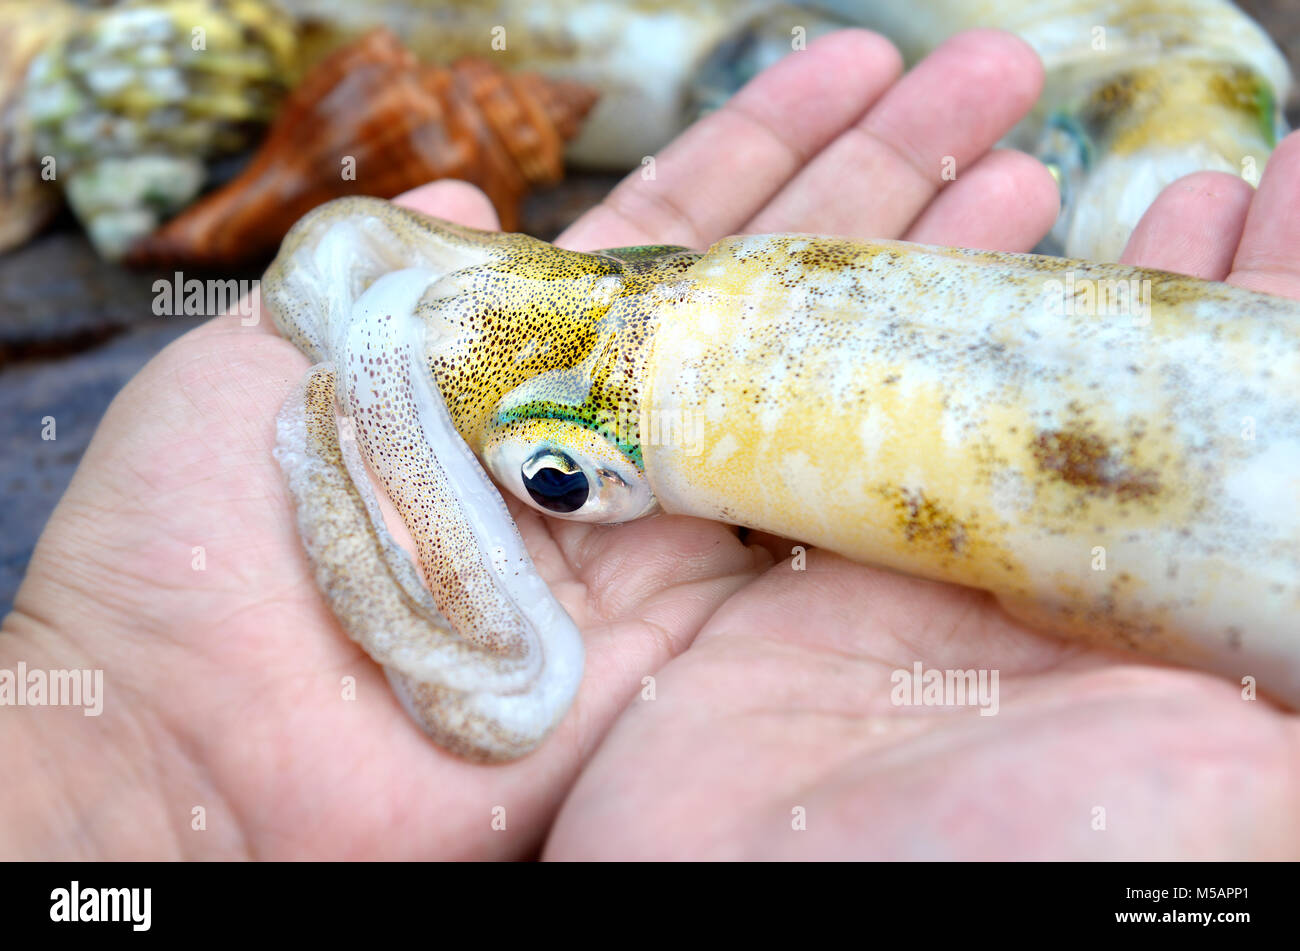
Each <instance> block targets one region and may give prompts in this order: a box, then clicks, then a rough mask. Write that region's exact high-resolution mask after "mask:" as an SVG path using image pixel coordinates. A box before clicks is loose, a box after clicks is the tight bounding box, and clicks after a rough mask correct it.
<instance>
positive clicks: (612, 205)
mask: <svg viewBox="0 0 1300 951" xmlns="http://www.w3.org/2000/svg"><path fill="white" fill-rule="evenodd" d="M902 68H903V67H902V59H901V57H900V56H899V55H898V51H897V50H895V49H894V47H893V46H891V45H890V43H889V42H888V41H887V40H885V39H884V38H883V37H880V36H878V35H876V34H875V33H869V32H867V31H865V30H841V31H838V32H836V33H832V34H830V35H828V36H824V37H821V38H819V39H817V40H816V41H814V42H813V43H811V44H809V46H808V48H807V49H806V50H802V51H800V52H797V53H791V54H789V55H788V56H786V57H785V58H784V59H782V60H781V61H780V62H778V63H777V64H776V65H774V66H772V67H771V68H770V69H767V70H764V71H763V72H762V73H760V74H759V75H758V76H756V77H754V79H753V80H751V81H750V82H749V83H748V84H746V85H745V87H744V88H743V89H741V90H740V91H739V92H737V93H736V94H735V95H734V96H732V97H731V99H730V100H728V102H727V104H726V105H725V106H723V107H722V108H721V109H719V110H718V111H717V112H715V113H713V114H712V115H711V116H708V117H707V118H704V119H702V120H700V121H699V122H697V123H696V124H695V125H693V126H692V127H691V128H689V129H687V130H686V131H685V132H684V133H682V134H681V135H680V136H678V137H677V139H676V140H675V141H674V142H673V143H672V144H671V145H669V146H668V147H667V148H665V149H664V150H663V151H662V152H661V153H659V154H658V155H656V156H652V158H653V160H654V161H653V165H651V166H648V167H644V166H643V167H642V168H640V169H637V170H636V171H634V172H632V174H630V175H629V176H628V177H627V178H626V179H624V180H623V182H622V183H621V184H620V185H619V186H618V187H617V188H615V189H614V191H612V192H611V193H610V194H609V196H608V197H607V198H606V199H605V200H604V201H603V202H601V203H600V205H598V206H597V207H595V208H593V209H592V210H591V211H589V212H587V213H586V214H585V215H583V216H582V217H581V218H579V219H578V220H577V221H576V222H575V223H574V224H573V225H572V226H571V227H570V228H568V229H567V230H566V231H565V232H564V234H562V235H561V236H560V237H559V239H558V240H557V242H556V243H557V244H559V245H561V246H563V247H569V248H577V249H589V248H596V247H616V246H622V245H633V244H681V245H686V246H687V247H693V248H705V247H707V246H708V245H710V244H712V243H713V242H714V241H716V240H717V239H718V238H721V237H724V236H726V235H728V234H733V233H735V232H736V231H739V230H740V227H741V225H742V224H744V223H745V222H746V221H748V220H749V219H750V217H751V216H753V215H754V213H755V212H757V211H758V209H759V208H761V207H762V206H763V205H764V204H765V203H766V202H767V201H768V199H770V198H771V197H772V195H774V194H776V192H777V191H779V190H780V188H781V187H782V186H783V185H784V184H785V183H786V182H787V181H788V180H789V179H790V178H791V177H792V176H793V175H794V174H795V173H796V172H797V171H798V170H799V168H800V167H802V166H803V164H804V163H805V162H807V161H808V160H809V159H810V158H811V157H812V156H813V155H815V154H816V153H817V152H818V151H819V150H821V149H822V148H823V147H824V146H825V145H826V144H827V143H829V142H831V141H833V140H834V139H835V137H836V136H837V135H839V134H840V133H841V132H843V131H844V130H845V129H846V128H848V127H849V126H851V125H852V124H853V123H854V122H856V121H857V120H858V119H859V118H860V117H861V116H862V114H863V113H864V112H865V111H866V110H867V108H868V107H869V106H870V105H871V104H872V103H873V102H875V101H876V100H877V99H878V98H879V97H880V95H881V94H882V93H883V92H884V91H885V90H886V89H887V88H889V85H890V83H892V82H893V81H894V80H895V79H896V78H897V77H898V75H899V73H900V72H902ZM647 168H648V169H649V171H647ZM651 172H652V173H653V177H650V173H651Z"/></svg>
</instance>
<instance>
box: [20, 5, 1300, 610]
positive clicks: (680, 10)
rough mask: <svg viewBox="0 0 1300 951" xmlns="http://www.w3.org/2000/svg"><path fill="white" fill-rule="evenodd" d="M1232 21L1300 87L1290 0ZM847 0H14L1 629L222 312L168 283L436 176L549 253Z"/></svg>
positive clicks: (240, 274)
mask: <svg viewBox="0 0 1300 951" xmlns="http://www.w3.org/2000/svg"><path fill="white" fill-rule="evenodd" d="M1238 5H1239V6H1240V7H1241V8H1242V10H1243V11H1244V12H1246V13H1248V14H1249V15H1250V16H1251V17H1253V18H1254V19H1255V20H1256V21H1257V22H1258V23H1259V24H1260V25H1262V26H1263V27H1264V28H1265V29H1266V30H1267V31H1268V33H1269V35H1270V36H1271V37H1272V38H1273V40H1274V42H1275V43H1276V44H1277V46H1278V47H1279V48H1280V49H1281V50H1282V52H1283V54H1284V55H1285V56H1286V59H1287V61H1288V62H1289V63H1290V65H1291V69H1292V71H1293V72H1300V2H1297V0H1240V2H1239V4H1238ZM844 6H845V4H843V3H838V4H837V3H833V2H830V3H828V4H827V8H828V9H829V10H830V12H827V13H821V12H818V13H812V12H810V11H809V10H808V9H807V8H806V7H800V8H794V7H791V6H790V5H787V4H775V3H763V2H743V0H737V2H724V0H716V2H713V0H698V2H695V3H672V2H669V3H663V4H647V3H634V4H626V5H624V4H611V3H605V2H597V0H551V2H547V3H531V4H530V3H523V2H520V3H510V2H492V3H486V4H473V3H464V2H444V3H438V2H434V0H429V2H424V0H378V2H372V3H355V4H349V3H346V2H343V0H276V2H272V0H154V2H149V0H126V2H120V3H91V2H84V3H76V2H71V0H68V2H62V0H0V407H3V412H2V413H0V491H3V494H4V515H3V526H4V530H3V531H2V532H0V616H2V615H3V614H4V613H6V612H7V611H8V610H9V607H10V606H11V604H12V599H13V594H14V592H15V591H16V589H17V586H18V583H19V581H20V580H21V578H22V574H23V572H24V570H25V568H26V565H27V562H28V559H29V558H30V555H31V551H32V548H33V546H34V545H35V542H36V539H37V537H38V535H39V533H40V531H41V528H42V527H43V525H44V523H45V521H46V519H47V518H48V517H49V514H50V512H51V511H52V510H53V508H54V506H55V504H56V503H57V501H58V499H59V496H60V495H61V494H62V492H63V491H64V489H65V488H66V486H67V484H68V481H69V480H70V479H71V477H72V473H73V471H74V470H75V468H76V466H77V463H78V461H79V460H80V458H81V455H82V452H83V451H84V449H85V447H86V445H87V443H88V442H89V440H90V437H91V435H92V434H93V432H94V430H95V427H96V425H97V424H98V421H99V419H100V417H101V416H102V415H103V413H104V410H105V409H106V408H107V406H108V404H109V402H110V401H111V400H112V398H113V396H114V395H115V394H116V393H117V391H118V390H119V389H120V388H121V387H122V385H123V384H124V383H125V382H126V381H127V380H128V379H129V378H130V377H131V376H132V375H133V374H134V373H135V372H136V371H137V370H138V369H139V368H140V367H141V366H142V365H143V364H144V363H145V362H146V361H148V359H149V358H150V357H151V356H153V355H154V354H155V353H157V352H158V351H159V350H161V349H162V348H163V347H164V346H166V345H167V344H168V343H169V342H171V341H172V340H174V339H175V338H177V337H178V336H180V335H181V334H184V333H185V332H186V331H188V330H190V329H192V328H193V327H195V326H197V325H198V324H199V323H201V322H202V321H204V320H206V319H208V317H209V316H215V315H211V314H207V313H203V312H198V313H181V314H170V315H159V314H157V313H155V311H156V309H157V308H156V306H155V304H156V297H157V294H158V292H157V290H156V287H155V284H156V282H158V281H164V282H166V283H167V284H169V285H170V284H172V283H173V282H175V281H176V278H177V275H178V274H180V275H182V280H188V279H193V278H197V279H199V280H218V281H226V280H228V279H235V280H239V279H256V278H257V277H259V276H260V274H261V272H262V270H263V269H264V267H265V265H266V263H267V262H268V261H269V260H270V258H271V257H272V256H273V255H274V251H275V247H276V245H277V244H278V241H279V237H280V236H281V235H282V234H283V232H284V230H285V229H287V227H288V226H289V224H291V223H292V222H293V221H294V220H296V219H297V218H298V217H300V216H301V215H302V214H303V213H305V212H306V211H307V210H309V209H310V208H311V207H314V206H315V205H316V204H319V203H320V202H322V201H326V200H329V199H330V198H332V197H336V196H337V195H341V194H350V193H362V194H377V195H380V196H381V197H391V196H392V195H395V194H397V193H399V192H401V191H404V190H406V189H408V188H412V187H415V186H417V185H419V184H422V183H423V182H425V181H429V180H432V179H434V178H459V179H464V180H468V181H472V182H474V183H475V184H477V185H479V187H481V188H483V189H484V191H485V192H487V194H488V195H489V197H490V198H491V199H492V200H493V203H494V204H495V205H496V207H497V210H498V214H499V215H500V216H501V219H502V222H503V225H504V226H505V227H506V228H508V229H510V230H520V231H525V232H528V233H530V234H533V235H535V236H537V237H540V238H544V239H551V238H554V237H555V236H556V235H557V234H558V233H559V232H560V231H561V230H563V228H564V227H565V226H566V225H568V224H569V223H570V222H572V221H573V220H574V219H576V218H577V217H578V216H579V215H580V214H582V212H583V211H585V210H586V209H587V208H589V207H591V206H592V205H594V204H596V203H597V202H598V201H599V200H600V199H601V198H602V197H603V196H604V195H605V194H606V193H607V192H608V191H609V190H610V189H611V188H612V187H613V186H614V185H615V184H616V183H617V182H618V180H619V179H620V178H621V177H622V176H623V175H624V174H626V173H627V172H628V171H629V170H634V169H637V168H638V167H640V166H641V165H642V160H643V159H644V158H645V157H646V156H648V155H650V154H651V153H652V151H653V149H654V148H657V147H658V146H660V145H662V144H663V143H664V142H665V141H667V140H668V139H670V138H671V136H672V135H673V134H674V133H675V132H676V131H677V129H678V128H679V127H680V125H681V124H682V123H684V122H686V121H689V120H690V119H691V118H693V117H694V116H696V115H699V114H700V113H702V112H705V111H708V109H710V108H714V107H716V106H717V105H718V104H719V103H720V102H721V101H723V100H724V99H725V97H726V95H727V94H728V93H729V92H730V91H732V90H733V89H734V88H735V87H736V86H738V85H739V84H741V83H743V81H744V80H745V79H746V78H748V77H749V76H750V75H752V74H753V73H754V72H756V71H757V70H759V69H761V68H763V67H764V66H765V65H767V64H769V63H770V62H772V61H774V60H775V59H776V58H777V57H779V56H780V55H783V54H784V53H786V52H789V51H790V49H791V48H792V39H791V36H792V30H793V33H794V48H798V43H799V42H801V41H804V42H808V41H811V40H812V39H813V38H815V36H816V35H818V34H820V33H823V32H826V31H828V30H831V29H834V28H836V27H837V26H839V25H840V23H841V21H842V16H843V12H842V9H840V8H843V7H844ZM837 9H840V12H839V13H836V12H835V11H836V10H837ZM560 20H563V21H564V22H563V24H562V27H563V28H558V27H557V23H558V22H559V21H560ZM377 24H382V26H385V27H387V29H383V28H380V29H376V26H377ZM791 24H795V26H794V27H793V28H792V26H791ZM800 30H802V31H804V34H805V35H804V36H803V37H802V38H801V37H800V36H799V31H800ZM1279 106H1281V107H1284V109H1285V114H1286V117H1287V120H1288V121H1289V123H1290V125H1291V127H1293V128H1294V127H1296V126H1297V125H1300V98H1298V97H1297V96H1296V90H1295V88H1294V86H1293V88H1292V90H1291V97H1290V98H1289V99H1288V100H1287V101H1286V102H1285V103H1284V104H1282V103H1279ZM169 296H170V295H169ZM49 417H52V418H53V419H54V420H55V423H56V426H57V438H55V439H53V440H49V439H43V438H42V430H43V429H44V428H45V423H44V420H46V419H47V418H49Z"/></svg>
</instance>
